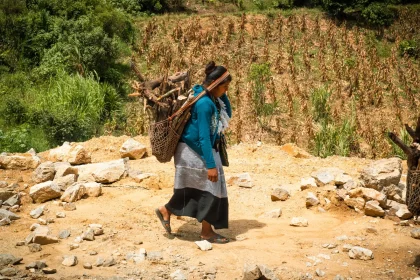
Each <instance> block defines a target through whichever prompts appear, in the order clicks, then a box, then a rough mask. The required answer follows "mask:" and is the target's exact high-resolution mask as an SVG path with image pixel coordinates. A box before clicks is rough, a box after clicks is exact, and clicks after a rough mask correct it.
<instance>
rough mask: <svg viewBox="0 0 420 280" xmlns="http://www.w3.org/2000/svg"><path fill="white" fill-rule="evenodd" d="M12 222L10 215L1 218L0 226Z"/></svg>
mask: <svg viewBox="0 0 420 280" xmlns="http://www.w3.org/2000/svg"><path fill="white" fill-rule="evenodd" d="M11 222H12V221H11V220H10V219H9V217H4V218H3V219H0V227H2V226H7V225H10V223H11Z"/></svg>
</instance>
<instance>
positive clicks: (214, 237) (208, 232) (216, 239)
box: [200, 221, 230, 244]
mask: <svg viewBox="0 0 420 280" xmlns="http://www.w3.org/2000/svg"><path fill="white" fill-rule="evenodd" d="M200 237H201V240H207V241H208V242H210V243H219V244H225V243H228V242H229V241H230V240H229V238H227V237H224V236H222V235H220V234H217V233H215V232H214V231H213V228H212V227H211V224H209V223H208V222H206V221H203V222H202V223H201V235H200Z"/></svg>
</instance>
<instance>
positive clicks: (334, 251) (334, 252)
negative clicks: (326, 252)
mask: <svg viewBox="0 0 420 280" xmlns="http://www.w3.org/2000/svg"><path fill="white" fill-rule="evenodd" d="M339 253H340V251H338V250H332V251H331V254H339Z"/></svg>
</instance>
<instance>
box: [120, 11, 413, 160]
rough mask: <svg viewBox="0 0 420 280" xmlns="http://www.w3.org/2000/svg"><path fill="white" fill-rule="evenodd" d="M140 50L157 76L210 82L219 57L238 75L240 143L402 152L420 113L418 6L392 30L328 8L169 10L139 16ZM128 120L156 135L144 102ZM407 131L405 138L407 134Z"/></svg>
mask: <svg viewBox="0 0 420 280" xmlns="http://www.w3.org/2000/svg"><path fill="white" fill-rule="evenodd" d="M136 26H137V28H138V30H139V32H140V36H139V40H138V42H137V44H136V52H135V56H136V58H137V61H138V63H139V66H140V68H141V69H142V71H143V73H145V75H146V76H147V77H149V78H154V77H157V76H160V75H162V74H166V73H173V72H175V71H179V70H185V69H190V70H191V72H192V73H193V77H194V78H193V81H194V82H197V83H198V82H200V81H201V79H202V77H203V66H204V65H205V63H206V62H207V61H209V60H215V61H217V63H220V64H223V65H225V66H227V68H228V69H229V70H230V72H231V73H232V75H233V78H234V79H233V82H232V84H231V89H230V92H229V96H230V98H231V100H232V103H233V107H234V119H233V123H232V125H231V130H230V133H229V140H230V142H231V143H236V142H239V141H256V140H262V141H266V142H275V143H278V144H281V143H286V142H296V143H297V144H298V145H299V146H301V147H304V148H306V149H309V150H311V151H312V152H313V153H315V154H317V155H320V156H328V155H332V154H340V155H346V156H363V157H383V156H390V155H394V154H397V153H400V152H399V151H398V149H396V148H395V147H394V146H392V145H391V144H390V142H389V141H388V140H387V137H386V134H385V133H386V132H387V131H395V132H397V133H398V134H399V132H400V131H401V128H402V127H403V124H404V123H408V124H413V123H414V121H415V120H416V119H417V117H418V115H419V110H418V108H419V107H418V106H419V101H420V95H419V89H420V83H419V63H418V61H417V60H415V59H413V57H410V56H409V55H407V54H408V53H407V52H405V51H406V49H405V48H404V46H405V44H407V43H409V42H412V41H413V40H416V39H418V36H419V33H418V30H420V13H419V10H418V7H416V6H409V7H404V8H401V9H399V11H398V19H397V20H396V21H395V22H394V23H393V24H392V25H391V26H390V27H388V28H385V29H368V28H364V27H361V26H358V25H356V24H354V23H351V22H346V21H343V22H340V21H337V20H334V19H331V18H329V17H328V16H326V15H325V14H323V13H321V12H320V11H318V10H308V9H297V10H287V11H284V12H279V11H270V12H265V13H259V14H255V13H246V14H241V13H234V14H200V15H190V16H187V15H164V16H157V17H152V18H141V19H138V20H137V23H136ZM129 106H131V108H132V110H131V112H132V117H131V118H130V120H129V122H131V124H130V123H129V124H128V126H132V127H133V126H134V123H135V127H136V128H137V130H136V132H138V133H143V132H145V131H146V125H147V121H146V120H147V117H145V116H144V115H143V109H141V107H142V102H140V103H137V102H133V103H132V104H129ZM406 136H407V135H402V137H403V138H407V137H406Z"/></svg>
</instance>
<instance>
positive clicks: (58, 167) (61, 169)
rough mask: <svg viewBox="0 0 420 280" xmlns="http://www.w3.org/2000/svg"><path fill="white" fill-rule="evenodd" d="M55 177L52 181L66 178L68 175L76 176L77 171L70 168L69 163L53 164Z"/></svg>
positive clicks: (73, 167) (72, 167)
mask: <svg viewBox="0 0 420 280" xmlns="http://www.w3.org/2000/svg"><path fill="white" fill-rule="evenodd" d="M54 168H55V176H54V180H56V179H58V178H60V177H64V176H67V175H69V174H74V175H76V176H77V174H78V169H77V167H76V166H72V165H71V164H70V163H69V162H66V161H65V162H54Z"/></svg>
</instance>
